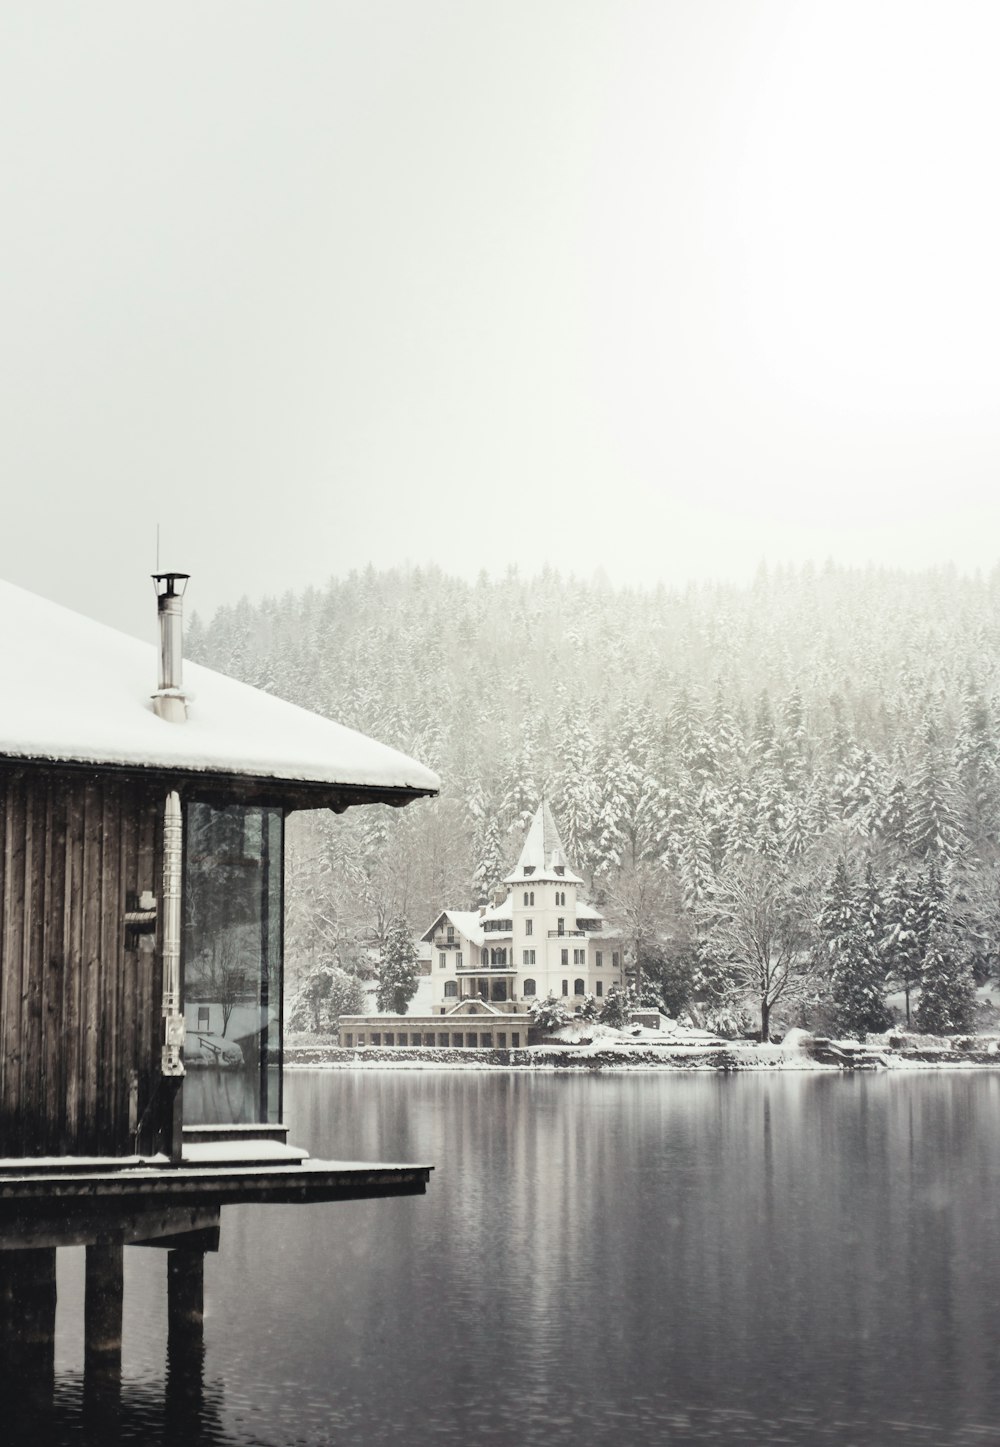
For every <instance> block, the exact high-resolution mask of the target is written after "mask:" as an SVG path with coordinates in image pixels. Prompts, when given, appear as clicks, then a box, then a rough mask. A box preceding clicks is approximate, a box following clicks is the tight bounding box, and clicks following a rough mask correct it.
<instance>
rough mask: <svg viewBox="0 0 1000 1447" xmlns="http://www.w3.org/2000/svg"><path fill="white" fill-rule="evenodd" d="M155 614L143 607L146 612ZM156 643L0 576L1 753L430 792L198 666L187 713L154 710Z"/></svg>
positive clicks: (344, 737) (188, 679)
mask: <svg viewBox="0 0 1000 1447" xmlns="http://www.w3.org/2000/svg"><path fill="white" fill-rule="evenodd" d="M150 612H151V616H152V608H151V609H150ZM157 668H158V650H157V649H156V648H155V647H154V646H153V645H152V644H148V643H142V642H141V641H139V640H138V639H135V638H131V637H129V636H128V635H127V634H125V633H119V632H118V631H117V630H116V629H114V628H108V627H106V626H105V625H104V624H102V623H95V622H94V621H93V620H92V619H90V618H85V617H83V616H82V615H81V614H79V613H75V612H73V611H72V610H70V609H68V608H63V607H60V606H59V605H58V604H56V603H51V602H49V601H47V600H46V599H44V598H40V597H38V596H37V595H36V594H34V593H28V592H26V591H25V590H24V589H22V588H17V587H15V586H14V585H13V584H11V583H3V582H0V678H2V680H3V697H2V700H0V758H8V759H32V760H45V761H53V762H60V763H62V762H65V763H81V764H105V765H118V766H126V767H137V768H148V769H157V770H171V771H174V770H176V771H178V772H184V773H196V774H209V775H210V774H217V775H226V776H234V775H235V776H240V777H244V778H248V779H254V780H266V781H270V780H275V781H278V782H283V781H284V782H289V783H292V782H294V783H297V784H304V785H316V784H319V785H341V786H345V787H347V788H348V789H350V788H351V787H352V786H353V787H358V788H361V789H373V790H385V791H387V792H396V791H398V792H401V793H403V794H406V793H422V794H426V793H435V792H436V791H437V789H438V788H439V787H440V781H439V779H438V778H437V775H436V774H433V773H432V772H431V770H430V769H427V768H425V767H424V766H423V765H422V764H418V763H416V762H415V760H413V759H409V758H407V757H406V756H405V755H404V754H400V753H397V752H396V751H395V749H390V748H387V747H386V746H385V745H384V744H379V743H376V742H375V741H374V740H373V739H369V738H366V737H365V736H364V734H359V733H356V732H355V731H354V730H353V729H348V728H344V727H343V725H341V724H337V723H333V722H332V721H331V720H330V719H325V718H321V717H320V716H319V715H318V714H314V713H309V712H307V711H306V710H305V709H302V708H298V707H296V706H295V705H294V704H290V703H285V702H284V701H283V700H281V699H277V698H274V697H272V696H271V695H270V694H266V693H262V692H261V691H260V690H259V689H256V688H251V687H249V685H247V684H245V683H237V682H236V680H235V679H232V678H226V677H225V676H224V675H223V674H220V673H215V672H213V671H212V670H211V669H208V668H202V667H200V666H198V665H196V664H189V663H186V664H185V665H184V692H185V694H186V695H187V696H188V700H189V701H188V718H187V720H186V721H185V722H183V723H170V722H167V721H165V720H164V719H161V718H160V717H159V716H158V715H157V714H156V713H154V711H153V705H152V699H151V695H152V693H153V691H154V689H155V688H156V683H157Z"/></svg>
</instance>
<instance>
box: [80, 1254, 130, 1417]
mask: <svg viewBox="0 0 1000 1447" xmlns="http://www.w3.org/2000/svg"><path fill="white" fill-rule="evenodd" d="M123 1254H124V1252H123V1247H122V1243H121V1241H113V1240H108V1239H103V1240H102V1239H98V1240H97V1242H96V1243H95V1244H94V1245H92V1246H88V1247H87V1256H86V1267H85V1275H84V1295H83V1362H84V1364H83V1399H84V1411H85V1412H87V1413H88V1414H89V1415H90V1416H97V1417H99V1418H100V1419H101V1420H102V1421H103V1420H106V1419H107V1417H109V1416H112V1417H113V1416H115V1415H116V1414H117V1411H118V1407H119V1404H120V1402H121V1388H122V1300H123V1296H124V1275H123Z"/></svg>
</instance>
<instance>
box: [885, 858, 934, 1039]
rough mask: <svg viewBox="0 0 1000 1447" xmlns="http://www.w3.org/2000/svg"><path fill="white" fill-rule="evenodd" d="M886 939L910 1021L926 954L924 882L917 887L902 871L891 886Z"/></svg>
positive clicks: (893, 978) (889, 964)
mask: <svg viewBox="0 0 1000 1447" xmlns="http://www.w3.org/2000/svg"><path fill="white" fill-rule="evenodd" d="M885 925H886V929H885V938H884V940H883V943H882V949H883V955H884V959H885V963H886V972H887V975H888V978H889V980H890V982H891V983H893V984H894V985H895V986H896V988H897V989H899V990H902V991H903V994H904V997H905V1000H906V1023H907V1025H909V1023H910V995H911V992H912V991H913V990H914V989H915V988H916V986H917V985H918V984H919V981H920V970H921V966H922V964H923V959H924V954H925V942H924V940H923V938H922V934H921V930H922V922H921V909H920V883H919V881H918V884H917V887H916V888H914V886H912V885H911V884H910V882H909V880H908V879H907V877H906V875H905V873H904V872H903V871H902V870H900V871H899V872H898V873H897V874H896V876H895V878H894V879H893V881H892V884H891V885H890V887H889V892H888V895H887V897H886V901H885Z"/></svg>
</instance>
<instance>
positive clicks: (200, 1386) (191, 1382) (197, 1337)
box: [166, 1247, 205, 1428]
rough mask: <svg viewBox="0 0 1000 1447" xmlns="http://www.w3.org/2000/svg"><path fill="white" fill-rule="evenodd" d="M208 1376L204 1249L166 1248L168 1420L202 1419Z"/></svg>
mask: <svg viewBox="0 0 1000 1447" xmlns="http://www.w3.org/2000/svg"><path fill="white" fill-rule="evenodd" d="M204 1376H205V1253H204V1252H203V1251H198V1250H194V1249H191V1248H190V1247H179V1248H177V1249H176V1250H171V1251H168V1252H167V1394H166V1414H167V1422H168V1424H169V1425H170V1426H171V1427H173V1428H180V1427H183V1426H185V1425H191V1424H192V1423H196V1422H197V1421H199V1420H200V1418H201V1414H202V1406H203V1397H204Z"/></svg>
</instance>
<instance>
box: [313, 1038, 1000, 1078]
mask: <svg viewBox="0 0 1000 1447" xmlns="http://www.w3.org/2000/svg"><path fill="white" fill-rule="evenodd" d="M879 1055H880V1057H881V1058H880V1059H878V1060H871V1059H867V1058H866V1059H865V1060H864V1061H863V1062H854V1061H850V1060H847V1061H829V1060H818V1059H815V1058H814V1057H813V1056H812V1055H811V1054H809V1053H807V1052H806V1051H804V1050H801V1049H798V1048H791V1049H787V1050H786V1049H784V1047H782V1046H780V1045H767V1046H760V1045H742V1044H740V1045H730V1046H725V1047H720V1048H719V1049H716V1050H711V1051H706V1050H700V1051H698V1052H697V1053H694V1052H691V1051H681V1050H676V1049H675V1050H671V1049H670V1048H669V1047H664V1046H658V1047H655V1050H650V1049H649V1048H648V1047H647V1048H643V1047H639V1048H629V1047H627V1046H625V1047H619V1048H617V1049H609V1048H608V1047H607V1046H603V1047H602V1048H600V1049H597V1050H595V1049H594V1048H592V1047H588V1046H580V1047H574V1046H569V1047H563V1048H559V1047H554V1046H551V1045H535V1046H530V1047H528V1048H527V1049H522V1050H507V1051H503V1050H463V1051H458V1050H454V1051H447V1050H443V1049H441V1050H437V1049H431V1048H428V1049H420V1048H418V1047H416V1046H398V1047H365V1048H362V1049H354V1050H347V1049H343V1048H340V1047H332V1048H330V1047H328V1048H323V1047H306V1048H303V1047H301V1046H297V1047H292V1048H291V1049H290V1050H289V1051H288V1052H287V1053H286V1056H285V1068H286V1069H287V1070H489V1071H494V1070H507V1071H511V1070H513V1071H519V1072H525V1071H528V1072H530V1071H539V1070H541V1071H546V1072H549V1073H559V1072H560V1071H562V1072H570V1073H576V1072H579V1071H588V1072H590V1073H592V1074H593V1073H602V1072H612V1073H614V1072H622V1071H625V1072H635V1071H640V1070H641V1071H683V1072H685V1073H691V1072H697V1073H701V1074H704V1073H705V1072H710V1073H713V1074H718V1075H733V1074H741V1073H747V1072H750V1073H755V1074H756V1073H759V1072H761V1071H789V1070H795V1071H808V1072H812V1073H820V1074H826V1075H829V1074H839V1075H853V1074H856V1073H859V1072H863V1073H866V1074H871V1073H880V1074H888V1073H897V1072H900V1071H902V1072H912V1071H928V1070H930V1071H942V1070H945V1071H965V1072H968V1071H970V1070H973V1071H989V1070H998V1069H1000V1056H998V1055H997V1054H996V1053H986V1052H979V1051H975V1052H973V1051H970V1052H968V1053H964V1052H959V1051H957V1050H951V1049H942V1050H940V1051H934V1052H933V1053H930V1052H926V1051H925V1052H920V1053H916V1052H912V1053H906V1052H895V1051H886V1050H884V1049H883V1050H881V1051H880V1052H879Z"/></svg>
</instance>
